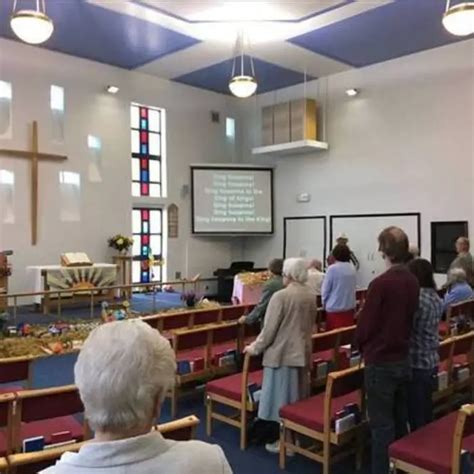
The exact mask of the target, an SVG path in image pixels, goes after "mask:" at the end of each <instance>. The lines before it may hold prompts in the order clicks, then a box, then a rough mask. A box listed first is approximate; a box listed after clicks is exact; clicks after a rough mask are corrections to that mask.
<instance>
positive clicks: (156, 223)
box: [132, 208, 163, 283]
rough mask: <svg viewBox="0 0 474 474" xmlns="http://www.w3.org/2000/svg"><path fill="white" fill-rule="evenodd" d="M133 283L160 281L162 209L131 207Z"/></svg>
mask: <svg viewBox="0 0 474 474" xmlns="http://www.w3.org/2000/svg"><path fill="white" fill-rule="evenodd" d="M132 230H133V263H132V279H133V283H149V282H152V281H161V279H162V267H161V265H159V263H160V262H161V261H162V258H163V257H162V256H163V211H162V210H161V209H149V208H133V211H132Z"/></svg>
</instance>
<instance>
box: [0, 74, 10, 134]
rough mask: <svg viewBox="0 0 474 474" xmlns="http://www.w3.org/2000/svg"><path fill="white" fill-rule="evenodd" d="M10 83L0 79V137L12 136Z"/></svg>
mask: <svg viewBox="0 0 474 474" xmlns="http://www.w3.org/2000/svg"><path fill="white" fill-rule="evenodd" d="M12 96H13V92H12V85H11V84H10V83H9V82H5V81H0V138H11V136H12Z"/></svg>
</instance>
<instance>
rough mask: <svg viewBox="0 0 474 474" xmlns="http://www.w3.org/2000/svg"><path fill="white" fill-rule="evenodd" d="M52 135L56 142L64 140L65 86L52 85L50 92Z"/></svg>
mask: <svg viewBox="0 0 474 474" xmlns="http://www.w3.org/2000/svg"><path fill="white" fill-rule="evenodd" d="M50 106H51V120H52V128H51V130H52V135H53V140H54V141H55V142H59V143H62V142H63V141H64V88H63V87H60V86H51V92H50Z"/></svg>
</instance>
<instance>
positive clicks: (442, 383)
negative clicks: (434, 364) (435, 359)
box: [437, 370, 448, 391]
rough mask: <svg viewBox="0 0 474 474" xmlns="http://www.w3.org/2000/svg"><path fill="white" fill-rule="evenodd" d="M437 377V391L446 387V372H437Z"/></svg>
mask: <svg viewBox="0 0 474 474" xmlns="http://www.w3.org/2000/svg"><path fill="white" fill-rule="evenodd" d="M437 379H438V391H441V390H446V389H447V388H448V372H446V371H445V370H443V371H442V372H438V375H437Z"/></svg>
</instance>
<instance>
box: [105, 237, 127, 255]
mask: <svg viewBox="0 0 474 474" xmlns="http://www.w3.org/2000/svg"><path fill="white" fill-rule="evenodd" d="M108 243H109V247H110V248H113V249H115V250H118V251H119V252H128V250H129V249H130V247H131V246H132V245H133V239H132V238H131V237H125V236H124V235H121V234H117V235H114V236H113V237H110V239H109V240H108Z"/></svg>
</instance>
